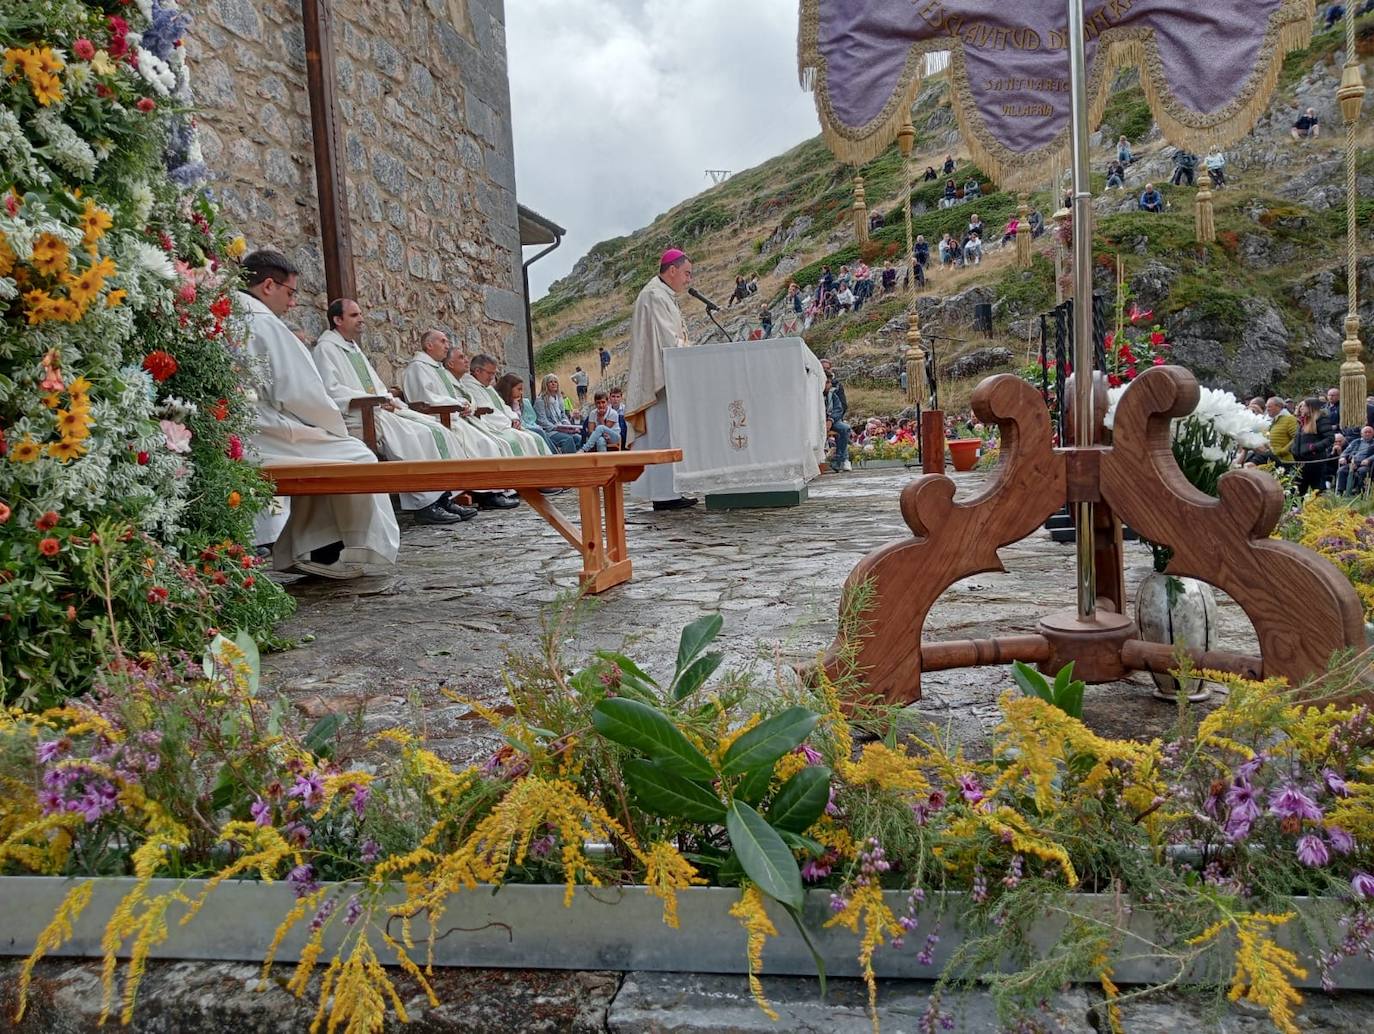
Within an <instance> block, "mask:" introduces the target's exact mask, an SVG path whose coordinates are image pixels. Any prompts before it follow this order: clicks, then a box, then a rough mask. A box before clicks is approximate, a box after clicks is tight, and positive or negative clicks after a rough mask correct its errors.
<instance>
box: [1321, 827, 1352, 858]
mask: <svg viewBox="0 0 1374 1034" xmlns="http://www.w3.org/2000/svg"><path fill="white" fill-rule="evenodd" d="M1326 839H1327V840H1329V841H1331V846H1332V847H1333V848H1335V849H1336V851H1337V852H1338V853H1340V854H1349V853H1350V852H1351V851H1353V850H1355V838H1354V837H1352V836H1351V835H1350V834H1349V833H1347V832H1346V831H1345V830H1343V829H1341V827H1340V826H1327V827H1326Z"/></svg>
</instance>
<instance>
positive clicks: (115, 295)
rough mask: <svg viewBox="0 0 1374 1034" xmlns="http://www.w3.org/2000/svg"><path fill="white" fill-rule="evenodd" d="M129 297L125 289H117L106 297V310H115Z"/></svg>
mask: <svg viewBox="0 0 1374 1034" xmlns="http://www.w3.org/2000/svg"><path fill="white" fill-rule="evenodd" d="M128 296H129V292H128V291H126V290H124V288H122V287H119V288H116V289H115V290H113V291H111V292H110V293H109V294H107V295H106V296H105V308H107V309H113V308H114V307H115V306H116V305H119V304H120V303H122V302H123V301H124V299H125V298H127V297H128Z"/></svg>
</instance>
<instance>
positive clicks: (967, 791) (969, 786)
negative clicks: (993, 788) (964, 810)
mask: <svg viewBox="0 0 1374 1034" xmlns="http://www.w3.org/2000/svg"><path fill="white" fill-rule="evenodd" d="M959 793H960V795H961V796H962V797H963V798H964V800H966V801H968V802H969V803H970V804H977V803H978V802H979V801H981V800H982V799H983V787H982V786H981V785H980V784H979V782H978V777H977V776H976V775H961V776H960V777H959Z"/></svg>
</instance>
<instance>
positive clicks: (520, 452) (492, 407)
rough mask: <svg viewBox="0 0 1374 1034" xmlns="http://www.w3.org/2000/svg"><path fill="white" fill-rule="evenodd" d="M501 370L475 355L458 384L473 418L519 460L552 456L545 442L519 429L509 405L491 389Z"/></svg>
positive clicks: (490, 358)
mask: <svg viewBox="0 0 1374 1034" xmlns="http://www.w3.org/2000/svg"><path fill="white" fill-rule="evenodd" d="M497 371H498V367H497V365H496V360H495V359H493V358H492V357H491V356H489V355H475V356H473V357H472V363H471V366H470V368H469V369H468V372H467V373H465V374H464V375H463V377H462V379H461V380H459V381H458V388H459V390H460V391H461V392H462V393H463V396H464V397H465V398H466V399H467V400H468V401H469V402H471V403H472V405H473V410H472V411H473V415H474V416H476V417H477V418H478V420H479V421H481V423H482V426H483V427H485V428H486V429H487V430H489V431H492V432H493V433H494V434H496V435H497V436H498V437H500V438H501V439H503V440H504V441H505V442H506V444H507V445H509V446H510V447H511V451H512V452H514V453H515V455H517V456H549V455H552V453H551V451H550V449H549V447H548V446H547V445H546V444H545V443H544V439H542V438H540V437H539V435H537V434H535V433H534V432H532V431H525V430H522V429H521V428H518V427H516V426H515V425H514V423H513V422H512V420H511V418H510V415H509V413H508V412H507V410H506V403H505V401H504V400H503V399H502V398H501V396H500V395H498V394H497V392H496V389H495V388H494V387H492V382H493V381H495V380H496V374H497Z"/></svg>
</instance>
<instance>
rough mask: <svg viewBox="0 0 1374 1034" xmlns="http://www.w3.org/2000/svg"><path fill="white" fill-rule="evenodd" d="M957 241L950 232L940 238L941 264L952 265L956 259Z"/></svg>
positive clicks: (957, 257) (957, 254)
mask: <svg viewBox="0 0 1374 1034" xmlns="http://www.w3.org/2000/svg"><path fill="white" fill-rule="evenodd" d="M959 257H960V255H959V242H958V241H956V240H955V239H954V238H953V237H952V236H951V235H950V234H945V235H944V236H943V237H941V238H940V264H941V265H942V266H952V265H954V264H955V262H957V261H958V259H959Z"/></svg>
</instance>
